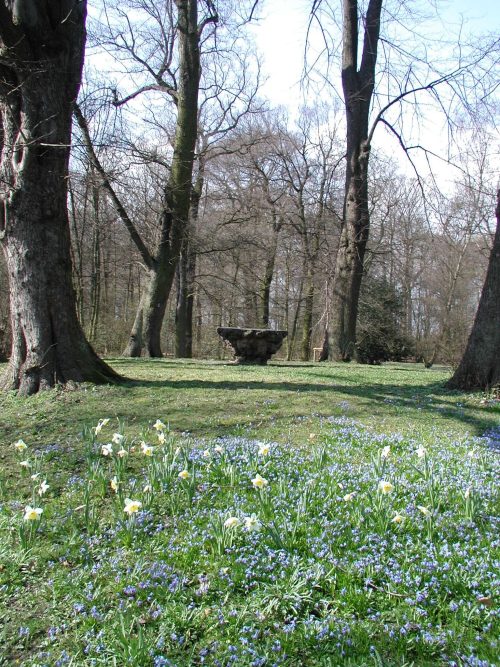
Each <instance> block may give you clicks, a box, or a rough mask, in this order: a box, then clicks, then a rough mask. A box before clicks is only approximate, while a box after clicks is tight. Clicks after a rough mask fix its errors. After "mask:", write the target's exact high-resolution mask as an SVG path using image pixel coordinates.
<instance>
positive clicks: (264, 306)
mask: <svg viewBox="0 0 500 667" xmlns="http://www.w3.org/2000/svg"><path fill="white" fill-rule="evenodd" d="M282 226H283V222H282V221H281V220H278V219H277V215H276V212H275V211H273V227H272V231H273V236H272V240H271V245H270V248H269V250H268V253H267V258H266V267H265V271H264V278H263V280H262V286H261V290H260V308H261V312H260V318H259V319H260V324H261V326H262V327H263V328H264V329H267V328H268V327H269V316H270V312H271V308H270V302H271V286H272V284H273V278H274V267H275V264H276V254H277V252H278V238H279V233H280V231H281V227H282Z"/></svg>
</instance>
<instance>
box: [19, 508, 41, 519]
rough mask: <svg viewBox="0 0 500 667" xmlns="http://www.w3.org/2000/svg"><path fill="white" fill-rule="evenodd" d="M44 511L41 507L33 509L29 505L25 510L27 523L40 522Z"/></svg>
mask: <svg viewBox="0 0 500 667" xmlns="http://www.w3.org/2000/svg"><path fill="white" fill-rule="evenodd" d="M42 512H43V509H42V508H41V507H31V506H30V505H28V506H27V507H25V509H24V520H25V521H38V520H39V519H40V517H41V515H42Z"/></svg>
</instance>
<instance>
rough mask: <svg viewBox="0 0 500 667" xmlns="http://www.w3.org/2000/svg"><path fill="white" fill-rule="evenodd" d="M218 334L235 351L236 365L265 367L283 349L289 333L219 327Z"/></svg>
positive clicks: (272, 330)
mask: <svg viewBox="0 0 500 667" xmlns="http://www.w3.org/2000/svg"><path fill="white" fill-rule="evenodd" d="M217 333H218V334H219V336H220V337H221V338H222V340H224V341H226V342H227V343H229V345H231V347H232V348H233V350H234V357H235V359H234V363H235V364H259V365H261V366H265V365H266V364H267V362H268V361H269V359H270V358H271V357H272V355H273V354H275V353H276V352H277V351H278V350H279V349H280V347H281V344H282V342H283V340H284V339H285V338H286V337H287V335H288V331H278V330H274V329H242V328H239V327H218V329H217Z"/></svg>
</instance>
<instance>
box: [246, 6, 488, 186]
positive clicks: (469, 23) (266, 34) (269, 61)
mask: <svg viewBox="0 0 500 667" xmlns="http://www.w3.org/2000/svg"><path fill="white" fill-rule="evenodd" d="M311 4H312V2H311V0H266V1H265V2H264V3H263V4H262V6H261V10H260V17H261V18H260V20H259V21H258V23H257V25H256V26H255V27H254V28H253V29H252V32H253V34H254V38H255V41H256V44H257V48H258V50H259V52H260V53H261V56H262V57H263V65H262V72H263V75H264V77H267V81H266V83H265V84H264V85H263V86H262V89H261V95H262V97H265V98H268V99H269V100H270V102H271V104H272V105H273V106H278V105H283V106H285V107H287V108H288V109H289V110H290V116H291V117H293V116H294V115H295V114H296V112H297V111H298V109H299V107H300V106H301V105H302V104H303V93H302V90H301V87H300V79H301V76H302V73H303V68H304V46H305V35H306V30H307V25H308V17H309V12H310V7H311ZM338 4H339V7H340V0H338ZM436 4H437V7H438V13H439V17H440V18H441V21H442V24H443V26H444V27H445V28H446V29H448V28H450V29H452V30H453V31H454V32H456V31H457V30H458V26H459V25H460V24H461V23H463V28H464V31H465V32H466V33H468V34H471V33H472V34H477V35H480V34H484V33H490V34H491V33H495V31H496V35H499V36H500V2H499V0H437V3H436ZM312 47H313V48H314V43H313V45H312ZM317 47H318V48H319V45H318V44H317ZM332 74H333V72H332ZM498 79H499V80H500V72H499V76H498ZM338 84H340V72H339V73H338ZM330 94H332V91H331V90H330V91H324V93H322V97H323V95H324V96H325V98H326V99H328V95H330ZM422 128H423V129H422V132H423V134H424V135H426V136H424V138H423V139H422V143H424V144H426V145H428V146H432V148H433V149H435V150H436V152H438V153H439V154H442V155H445V154H446V150H447V131H446V123H445V120H444V118H443V117H442V116H441V117H436V118H435V119H434V118H432V117H431V120H430V121H429V123H428V127H427V128H426V127H425V124H423V125H422ZM377 140H378V141H377ZM379 142H381V143H382V144H383V145H384V150H385V149H388V151H389V153H392V154H394V155H395V157H396V158H397V160H398V162H399V163H400V164H401V166H402V169H403V171H404V172H407V173H408V174H409V175H412V174H413V171H412V168H411V166H410V164H409V162H408V161H407V159H406V158H405V157H404V155H403V153H402V151H401V149H400V147H399V146H398V145H397V140H396V139H395V138H391V137H390V136H388V134H387V133H384V134H383V135H381V134H380V128H379V129H378V132H377V134H376V137H375V142H374V143H375V146H377V143H379ZM391 144H393V145H391ZM497 144H498V142H497ZM494 151H495V152H496V156H495V155H494V156H493V161H494V164H497V165H499V169H500V163H499V158H498V145H497V146H496V147H495V149H494ZM414 157H415V161H416V162H417V163H418V162H421V161H422V160H423V154H422V155H418V151H415V153H414ZM420 169H423V170H424V171H425V170H426V169H427V165H426V164H425V163H424V162H421V163H420V164H419V170H420ZM433 170H435V171H436V173H437V172H442V173H443V174H444V177H445V179H446V180H449V179H450V180H451V179H453V178H454V177H455V176H456V174H453V172H454V170H452V169H450V167H449V166H447V165H446V164H445V163H442V162H441V161H436V163H435V164H434V165H433Z"/></svg>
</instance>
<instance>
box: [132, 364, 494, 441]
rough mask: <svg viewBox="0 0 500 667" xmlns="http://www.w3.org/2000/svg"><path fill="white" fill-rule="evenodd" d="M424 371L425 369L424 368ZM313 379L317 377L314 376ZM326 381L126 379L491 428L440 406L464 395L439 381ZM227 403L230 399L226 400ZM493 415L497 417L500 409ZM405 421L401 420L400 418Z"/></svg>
mask: <svg viewBox="0 0 500 667" xmlns="http://www.w3.org/2000/svg"><path fill="white" fill-rule="evenodd" d="M424 371H425V369H424ZM315 377H318V375H317V374H315ZM320 377H324V378H326V379H328V380H329V381H330V382H329V384H322V383H313V382H282V381H277V382H269V381H265V380H262V381H259V380H253V379H252V380H250V379H248V380H246V379H244V378H242V379H241V380H224V381H222V380H221V381H217V380H210V379H185V380H169V379H165V380H140V379H139V380H128V382H127V384H128V385H129V386H131V387H134V386H135V387H150V388H155V387H157V388H159V387H162V388H169V389H172V390H174V391H177V390H183V389H200V390H203V391H207V392H209V391H212V390H213V391H224V392H236V391H238V390H245V391H248V390H258V391H267V392H285V393H286V392H294V393H296V392H299V393H302V392H303V393H306V392H308V393H331V394H332V395H335V394H337V395H338V396H337V399H338V401H339V402H340V401H342V400H345V398H346V396H347V397H349V396H352V397H356V398H358V399H362V400H363V401H365V402H368V403H370V402H371V403H373V404H374V407H375V405H382V404H388V405H390V406H392V407H394V408H396V409H398V408H399V409H401V408H407V409H414V410H418V411H421V412H422V413H423V414H431V415H436V416H437V415H438V414H442V415H450V416H453V418H454V419H457V420H459V421H461V422H463V423H464V424H466V425H467V426H468V428H469V429H470V430H471V432H473V433H474V434H475V435H482V434H483V433H484V432H485V430H487V429H488V428H491V413H489V414H488V415H485V417H484V418H481V417H478V416H477V415H476V414H474V413H475V412H476V411H477V408H474V407H472V406H471V407H469V406H467V405H466V404H462V403H460V404H456V405H453V404H449V403H445V404H440V403H439V401H440V399H442V400H443V401H445V400H449V399H450V397H453V396H456V397H457V399H458V398H459V397H460V398H462V399H463V393H461V392H457V391H451V390H447V389H445V387H444V384H443V383H442V382H429V383H422V384H414V385H401V384H397V383H387V384H386V383H367V382H366V381H365V382H359V383H357V384H354V383H353V384H346V383H345V377H342V378H337V379H338V380H342V381H343V382H338V383H336V382H335V375H333V374H328V375H321V376H320ZM228 401H230V398H228ZM494 410H495V413H496V412H498V414H499V416H500V406H499V407H498V410H497V409H496V408H494ZM402 419H404V417H402Z"/></svg>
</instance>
